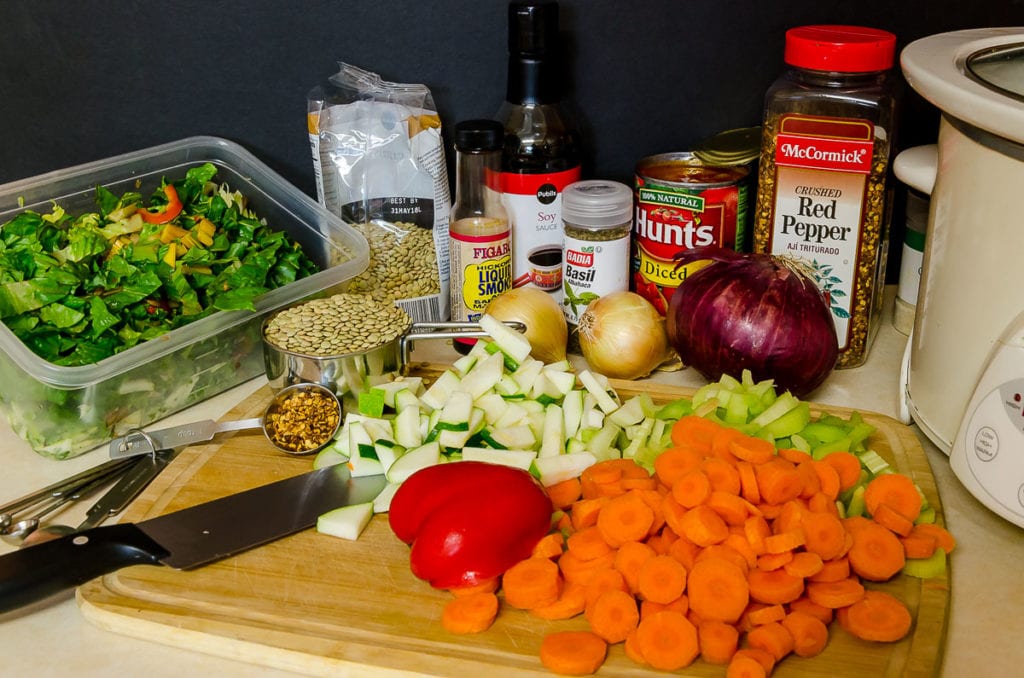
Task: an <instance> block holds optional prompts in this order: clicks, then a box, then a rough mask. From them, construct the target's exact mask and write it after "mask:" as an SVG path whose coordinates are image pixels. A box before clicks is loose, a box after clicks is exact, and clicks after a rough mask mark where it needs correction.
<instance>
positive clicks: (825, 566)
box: [807, 556, 850, 582]
mask: <svg viewBox="0 0 1024 678" xmlns="http://www.w3.org/2000/svg"><path fill="white" fill-rule="evenodd" d="M849 576H850V559H849V558H847V557H846V556H842V557H839V558H833V559H832V560H823V561H821V569H820V570H818V573H817V574H812V575H811V576H809V577H807V580H808V581H816V582H830V581H839V580H840V579H846V578H847V577H849Z"/></svg>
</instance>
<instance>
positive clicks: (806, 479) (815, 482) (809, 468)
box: [783, 452, 821, 499]
mask: <svg viewBox="0 0 1024 678" xmlns="http://www.w3.org/2000/svg"><path fill="white" fill-rule="evenodd" d="M800 454H804V453H803V452H801V453H800ZM783 458H784V459H787V460H788V461H792V462H793V463H794V464H796V472H797V473H799V474H800V478H801V481H802V482H803V486H804V487H803V489H802V490H801V491H800V496H801V497H802V498H803V499H810V498H811V497H813V496H814V495H815V494H817V493H818V492H820V491H821V478H819V477H818V472H817V471H815V470H814V466H813V464H812V463H811V462H813V461H814V459H813V458H811V456H810V455H807V459H805V460H800V461H797V460H794V459H788V458H786V457H783Z"/></svg>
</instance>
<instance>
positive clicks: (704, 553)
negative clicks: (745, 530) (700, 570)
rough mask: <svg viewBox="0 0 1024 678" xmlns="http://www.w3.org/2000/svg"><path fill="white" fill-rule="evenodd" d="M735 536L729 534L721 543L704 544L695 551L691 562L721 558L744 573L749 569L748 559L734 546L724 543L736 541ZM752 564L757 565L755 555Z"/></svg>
mask: <svg viewBox="0 0 1024 678" xmlns="http://www.w3.org/2000/svg"><path fill="white" fill-rule="evenodd" d="M735 537H737V535H734V534H730V535H729V536H728V537H726V539H725V541H724V542H722V543H721V544H712V545H711V546H705V547H704V548H702V549H701V550H700V551H699V552H698V553H697V556H696V557H695V558H694V559H693V562H695V563H696V562H700V561H701V560H704V559H706V558H721V559H723V560H728V561H729V562H731V563H735V564H736V565H737V566H738V567H739V568H740V569H741V570H743V572H744V574H745V573H746V572H747V571H748V570H750V569H751V568H750V561H749V560H747V557H746V556H744V555H743V554H742V553H740V552H739V551H737V550H736V549H735V548H733V547H732V546H729V545H728V544H727V543H726V542H728V541H730V540H731V541H733V543H736V542H737V539H735ZM739 539H740V540H742V537H740V538H739ZM754 566H755V567H756V566H757V557H756V556H755V557H754Z"/></svg>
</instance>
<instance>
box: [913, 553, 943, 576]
mask: <svg viewBox="0 0 1024 678" xmlns="http://www.w3.org/2000/svg"><path fill="white" fill-rule="evenodd" d="M903 574H906V575H909V576H911V577H917V578H918V579H931V578H932V577H941V576H943V575H945V574H946V552H945V551H943V550H942V549H940V548H937V549H935V553H933V554H932V555H930V556H929V557H927V558H907V561H906V563H905V564H904V565H903Z"/></svg>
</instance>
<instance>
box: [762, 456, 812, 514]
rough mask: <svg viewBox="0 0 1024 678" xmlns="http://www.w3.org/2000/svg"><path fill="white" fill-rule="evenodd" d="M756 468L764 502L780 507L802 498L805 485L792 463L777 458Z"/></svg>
mask: <svg viewBox="0 0 1024 678" xmlns="http://www.w3.org/2000/svg"><path fill="white" fill-rule="evenodd" d="M755 468H756V471H757V487H758V489H759V490H760V491H761V500H762V501H764V502H767V503H769V504H777V505H778V504H785V503H786V502H787V501H789V500H790V499H796V498H797V497H799V496H800V491H801V490H802V489H803V485H802V484H801V480H800V474H799V473H798V472H797V470H796V466H794V465H793V463H792V462H788V461H786V460H785V459H780V458H778V457H776V458H775V459H772V460H771V461H769V462H767V463H765V464H761V465H759V466H757V467H755Z"/></svg>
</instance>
